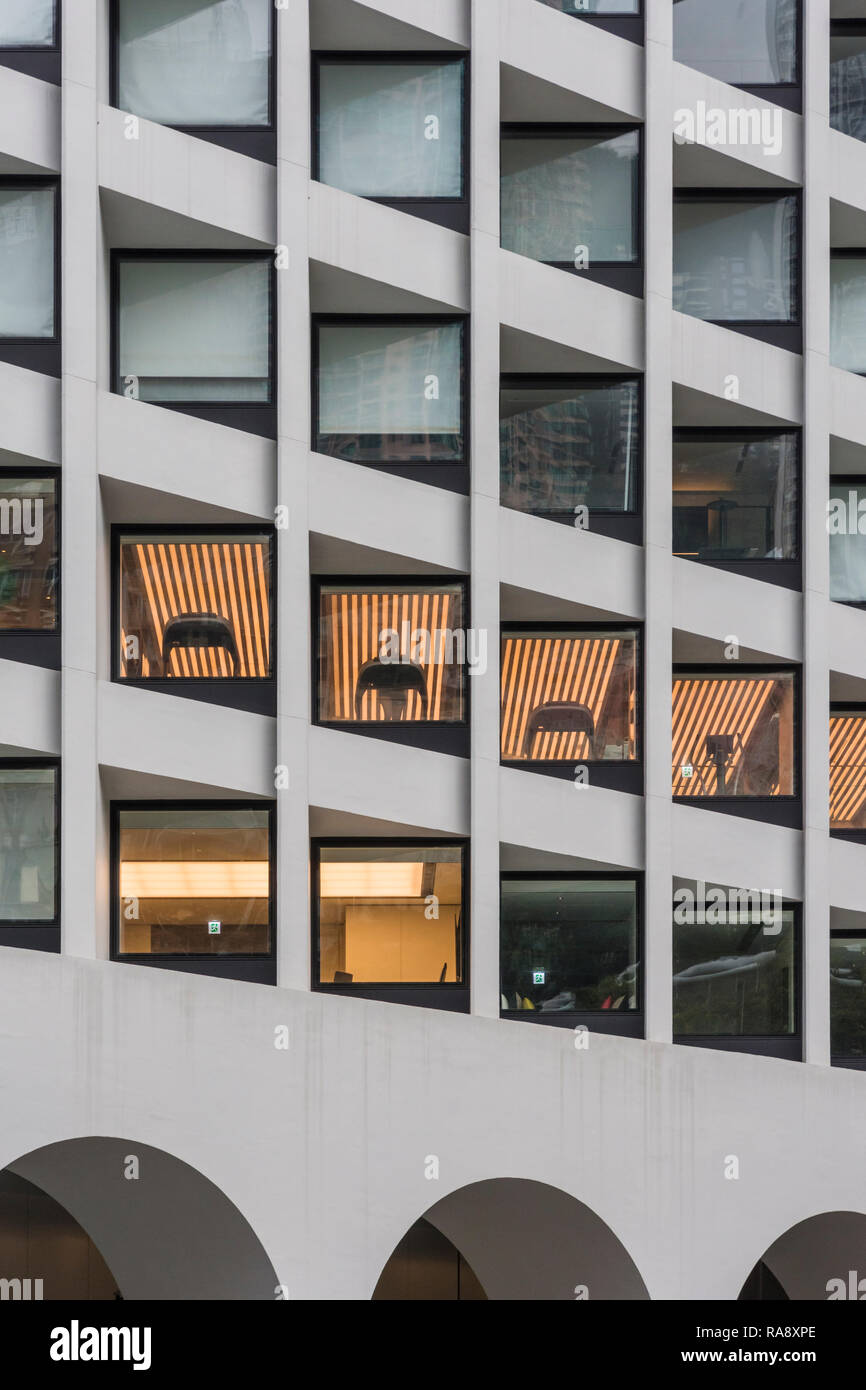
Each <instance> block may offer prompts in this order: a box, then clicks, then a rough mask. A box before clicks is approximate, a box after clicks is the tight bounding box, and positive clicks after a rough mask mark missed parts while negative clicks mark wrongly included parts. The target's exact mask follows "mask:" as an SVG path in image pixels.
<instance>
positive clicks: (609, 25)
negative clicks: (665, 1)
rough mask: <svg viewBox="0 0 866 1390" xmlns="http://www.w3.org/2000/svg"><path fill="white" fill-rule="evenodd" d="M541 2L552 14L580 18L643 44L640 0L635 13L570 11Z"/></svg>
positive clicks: (642, 20)
mask: <svg viewBox="0 0 866 1390" xmlns="http://www.w3.org/2000/svg"><path fill="white" fill-rule="evenodd" d="M541 3H542V4H543V5H544V7H545V9H550V10H553V12H554V14H561V15H564V16H565V18H566V19H582V20H584V21H585V22H586V23H588V24H592V25H594V27H595V28H596V29H604V30H606V32H607V33H608V34H615V35H616V36H617V38H620V39H628V40H629V42H630V43H636V44H639V45H640V46H641V47H642V46H643V42H644V10H643V3H642V0H638V13H637V14H632V13H631V12H630V11H623V12H621V13H620V14H614V13H611V14H581V13H580V12H579V11H574V12H573V13H570V12H568V11H567V10H563V9H560V8H559V7H558V6H557V5H553V4H548V3H547V0H541Z"/></svg>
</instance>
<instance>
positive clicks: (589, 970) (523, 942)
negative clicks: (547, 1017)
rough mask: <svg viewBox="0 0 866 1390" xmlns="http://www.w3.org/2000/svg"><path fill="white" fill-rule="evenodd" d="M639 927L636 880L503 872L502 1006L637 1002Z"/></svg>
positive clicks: (618, 1007)
mask: <svg viewBox="0 0 866 1390" xmlns="http://www.w3.org/2000/svg"><path fill="white" fill-rule="evenodd" d="M637 930H638V929H637V885H636V883H635V882H634V880H633V879H604V878H599V879H581V880H576V879H556V878H545V879H520V880H518V879H503V881H502V925H501V928H500V969H501V983H500V989H501V995H502V997H501V1000H500V1003H501V1007H502V1008H503V1009H520V1010H538V1011H539V1012H541V1013H545V1014H547V1013H569V1012H582V1011H588V1012H593V1013H595V1012H604V1011H607V1010H610V1011H617V1012H619V1013H628V1012H631V1011H633V1010H635V1009H637V1007H638V998H639V984H638V973H639V968H640V962H639V960H638V935H637Z"/></svg>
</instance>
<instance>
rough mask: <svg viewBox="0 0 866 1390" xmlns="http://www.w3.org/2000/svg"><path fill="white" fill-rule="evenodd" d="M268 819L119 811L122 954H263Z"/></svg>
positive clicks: (241, 813) (249, 814)
mask: <svg viewBox="0 0 866 1390" xmlns="http://www.w3.org/2000/svg"><path fill="white" fill-rule="evenodd" d="M269 826H270V813H269V811H267V810H265V809H262V810H255V809H253V808H248V809H243V810H228V809H226V810H220V809H215V810H213V811H209V810H201V811H198V810H181V809H178V810H171V809H168V808H167V809H166V810H161V811H119V812H118V846H119V862H120V882H119V884H118V888H117V891H118V896H119V900H120V901H119V910H118V921H119V923H120V933H119V937H120V954H121V955H169V956H238V955H240V956H262V955H267V953H268V947H269V940H270V838H269Z"/></svg>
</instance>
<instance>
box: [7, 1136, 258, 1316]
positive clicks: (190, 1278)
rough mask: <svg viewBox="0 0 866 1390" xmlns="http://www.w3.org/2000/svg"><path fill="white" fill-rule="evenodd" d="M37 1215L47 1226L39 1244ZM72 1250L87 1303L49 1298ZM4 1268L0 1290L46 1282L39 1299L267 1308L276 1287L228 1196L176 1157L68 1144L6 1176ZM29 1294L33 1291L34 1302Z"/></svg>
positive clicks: (126, 1146) (118, 1145) (40, 1152)
mask: <svg viewBox="0 0 866 1390" xmlns="http://www.w3.org/2000/svg"><path fill="white" fill-rule="evenodd" d="M4 1192H8V1194H9V1201H8V1203H7V1204H6V1205H5V1206H4V1203H3V1198H2V1194H3V1193H4ZM16 1192H17V1197H16V1195H15V1194H16ZM27 1194H29V1195H27ZM38 1199H41V1202H40V1200H38ZM16 1202H17V1208H16ZM28 1202H29V1204H30V1207H31V1211H30V1213H29V1214H28V1212H27V1211H26V1210H25V1209H24V1208H26V1206H27V1203H28ZM46 1204H47V1205H46ZM40 1211H41V1212H42V1214H43V1215H44V1216H46V1217H50V1220H49V1221H48V1224H47V1225H46V1227H45V1229H44V1230H43V1231H42V1232H41V1233H40V1232H39V1230H38V1229H37V1228H38V1223H39V1215H40ZM4 1223H5V1224H4ZM15 1231H17V1233H18V1244H17V1246H16V1245H14V1244H12V1245H7V1243H6V1242H5V1241H4V1234H6V1233H7V1232H8V1233H11V1234H14V1232H15ZM22 1234H23V1235H24V1237H25V1244H24V1245H23V1246H22V1244H21V1239H20V1238H21V1236H22ZM28 1240H29V1242H30V1243H29V1245H28V1243H27V1242H28ZM34 1242H35V1243H34ZM73 1250H74V1251H75V1257H76V1260H77V1264H76V1269H77V1271H78V1273H77V1276H76V1277H77V1279H78V1284H79V1287H86V1288H88V1289H91V1290H92V1292H89V1293H83V1294H67V1293H63V1294H56V1295H55V1294H54V1293H53V1292H51V1290H52V1288H54V1287H59V1281H60V1279H61V1274H60V1271H62V1270H63V1268H64V1258H66V1259H67V1261H68V1258H69V1257H70V1252H72V1251H73ZM31 1256H32V1258H31ZM37 1260H38V1261H41V1262H42V1263H43V1264H44V1266H45V1271H46V1272H45V1273H44V1274H43V1273H41V1272H40V1271H39V1270H37V1269H36V1267H35V1263H34V1261H37ZM22 1261H26V1268H27V1270H29V1271H30V1272H29V1273H25V1271H24V1270H22V1269H21V1268H20V1266H21V1264H22ZM0 1264H2V1265H9V1273H8V1274H7V1272H6V1269H5V1268H0V1279H2V1278H4V1277H5V1278H7V1279H10V1280H14V1279H22V1280H23V1279H24V1278H28V1277H29V1278H30V1279H31V1281H32V1280H33V1279H37V1278H40V1277H41V1278H42V1279H43V1297H44V1298H45V1299H50V1298H53V1297H55V1296H56V1297H85V1298H104V1297H111V1298H113V1297H115V1295H116V1294H119V1295H120V1297H122V1298H124V1299H137V1300H140V1299H159V1300H168V1299H170V1300H173V1301H174V1300H178V1301H185V1300H188V1299H202V1300H214V1299H231V1300H247V1299H250V1300H251V1299H262V1300H273V1299H274V1298H275V1296H276V1287H277V1282H278V1281H277V1277H276V1274H275V1273H274V1269H273V1266H272V1264H271V1262H270V1260H269V1259H268V1257H267V1255H266V1253H265V1251H264V1248H263V1247H262V1245H261V1242H260V1241H259V1239H258V1237H257V1236H256V1234H255V1232H254V1231H253V1229H252V1227H251V1226H250V1225H249V1223H248V1221H247V1220H246V1219H245V1217H243V1216H242V1215H241V1213H240V1212H239V1211H238V1209H237V1207H236V1206H234V1204H233V1203H232V1202H231V1201H230V1200H229V1199H228V1197H226V1195H225V1193H223V1192H222V1191H221V1190H220V1189H219V1188H218V1187H216V1186H215V1185H214V1183H212V1182H211V1181H210V1179H208V1178H206V1177H204V1175H203V1174H202V1173H200V1172H198V1170H197V1169H195V1168H192V1167H190V1166H189V1164H187V1163H183V1162H181V1160H180V1159H178V1158H175V1157H174V1156H173V1155H172V1154H168V1153H166V1152H164V1150H162V1149H155V1148H151V1147H150V1145H147V1144H139V1143H136V1142H135V1141H134V1140H128V1139H107V1138H87V1139H69V1140H65V1141H63V1142H61V1143H57V1144H49V1145H46V1147H44V1148H41V1149H34V1150H33V1152H32V1153H29V1154H26V1155H25V1156H24V1157H23V1158H20V1159H17V1160H16V1161H15V1162H14V1163H12V1164H10V1165H9V1166H8V1167H7V1168H6V1169H5V1170H3V1172H2V1173H0ZM13 1265H14V1266H15V1268H13V1267H12V1266H13ZM52 1270H53V1271H54V1273H51V1271H52ZM67 1272H68V1271H67ZM49 1281H50V1282H49ZM109 1281H110V1282H111V1286H112V1288H111V1292H106V1291H107V1289H108V1282H109ZM4 1290H5V1292H4ZM10 1290H11V1292H10ZM16 1292H17V1290H16V1287H15V1285H14V1284H13V1285H11V1286H8V1285H7V1286H4V1285H3V1284H2V1283H0V1295H3V1296H4V1297H10V1296H11V1297H14V1296H15V1294H16ZM22 1292H23V1289H22ZM34 1292H35V1291H34V1289H33V1285H32V1283H31V1286H30V1296H31V1297H33V1295H34Z"/></svg>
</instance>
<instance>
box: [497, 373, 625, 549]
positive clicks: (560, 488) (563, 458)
mask: <svg viewBox="0 0 866 1390" xmlns="http://www.w3.org/2000/svg"><path fill="white" fill-rule="evenodd" d="M499 450H500V501H501V503H502V505H503V507H511V508H513V509H514V510H515V511H518V512H528V513H530V515H532V516H543V517H548V518H550V519H551V520H561V521H566V522H568V523H569V524H570V525H572V526H579V525H581V524H582V523H584V524H585V521H586V519H588V518H589V517H591V516H592V514H593V513H598V512H613V513H618V514H620V515H627V514H630V513H634V512H635V511H636V508H637V497H638V488H639V480H640V468H641V453H642V450H641V420H640V383H639V381H638V380H637V378H636V377H631V378H626V379H621V380H615V379H609V378H605V377H599V378H598V379H597V380H592V379H591V378H581V379H574V378H572V379H557V380H554V379H553V378H547V379H544V378H539V379H538V380H537V382H536V381H533V380H532V379H527V378H520V377H509V378H507V379H506V380H504V381H503V383H502V387H501V390H500V410H499ZM582 511H583V512H585V513H586V517H583V516H582Z"/></svg>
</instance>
